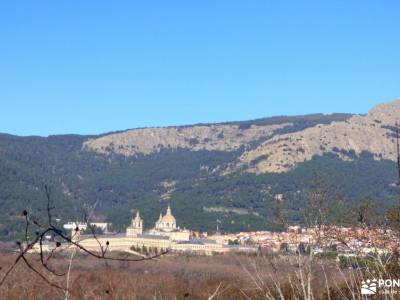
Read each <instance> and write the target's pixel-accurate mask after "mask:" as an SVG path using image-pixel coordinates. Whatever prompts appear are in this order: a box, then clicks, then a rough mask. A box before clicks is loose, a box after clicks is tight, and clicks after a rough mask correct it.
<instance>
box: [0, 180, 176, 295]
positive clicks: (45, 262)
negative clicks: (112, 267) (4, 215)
mask: <svg viewBox="0 0 400 300" xmlns="http://www.w3.org/2000/svg"><path fill="white" fill-rule="evenodd" d="M44 189H45V193H46V199H47V223H46V224H40V223H39V222H38V221H37V220H36V219H34V218H31V217H30V215H29V213H28V211H26V210H24V211H23V212H22V215H23V216H24V217H25V236H24V243H21V242H17V245H18V247H19V254H18V255H17V257H16V259H15V260H14V262H13V264H12V265H11V266H10V267H9V268H8V269H7V271H6V272H5V274H4V275H3V277H2V278H1V279H0V287H1V286H2V285H3V284H4V282H5V281H6V279H7V278H8V276H9V275H10V274H11V272H12V271H13V270H14V269H15V268H16V266H17V265H18V264H19V263H24V264H25V266H26V267H28V269H30V270H31V271H32V272H33V273H34V274H36V275H37V276H39V277H40V278H41V279H42V280H43V281H45V282H46V283H47V284H49V285H50V286H52V287H54V288H57V289H59V290H62V291H64V292H65V293H66V295H67V294H68V293H71V291H69V289H68V288H67V287H63V286H61V285H59V284H57V283H55V282H53V281H51V280H50V279H49V278H48V276H47V275H54V276H59V277H62V276H65V275H67V273H69V270H68V271H66V272H57V271H56V270H54V269H53V268H51V267H50V265H49V264H50V261H51V260H52V259H53V258H54V254H55V253H56V252H57V251H61V249H60V247H61V245H62V243H66V244H68V245H69V247H68V249H71V248H73V249H71V250H73V251H76V250H77V249H78V250H81V251H83V252H84V253H86V254H88V255H90V256H92V257H94V258H97V259H101V260H106V261H107V260H110V261H123V262H138V261H145V260H153V259H156V258H158V257H160V256H163V255H165V254H166V253H167V252H168V251H164V252H161V253H158V254H155V255H152V256H145V257H140V258H116V257H111V256H107V255H106V254H107V253H108V252H107V251H108V246H109V242H108V241H107V242H106V247H103V246H101V244H100V242H99V241H98V238H97V236H96V235H95V233H94V231H92V235H93V238H94V239H96V240H97V241H98V243H99V245H100V253H96V252H93V251H91V250H89V249H87V248H85V247H83V246H82V245H80V244H79V241H78V240H76V239H74V237H75V235H79V228H78V227H76V228H75V232H74V234H73V235H72V236H71V237H69V236H67V235H66V234H64V233H63V231H62V230H61V229H60V228H58V227H57V226H55V225H54V224H53V221H52V214H51V211H52V210H53V209H55V207H54V206H52V204H51V203H52V202H51V197H50V189H49V187H48V186H47V185H45V187H44ZM30 226H34V227H35V228H36V232H35V238H34V239H32V240H30V239H29V227H30ZM48 234H53V235H54V237H57V238H58V239H59V240H60V241H57V242H56V243H55V246H54V248H53V249H52V250H51V251H50V253H49V254H46V253H45V251H44V250H43V240H44V239H45V236H46V235H48ZM37 247H38V249H39V253H38V255H39V260H40V264H41V265H42V266H43V268H44V270H45V273H44V274H43V273H42V272H40V271H39V270H38V269H37V268H36V267H34V266H33V265H32V264H31V263H30V261H29V260H28V257H27V254H28V253H29V252H30V251H32V250H34V249H36V248H37ZM69 268H70V267H68V269H69ZM67 286H68V282H67Z"/></svg>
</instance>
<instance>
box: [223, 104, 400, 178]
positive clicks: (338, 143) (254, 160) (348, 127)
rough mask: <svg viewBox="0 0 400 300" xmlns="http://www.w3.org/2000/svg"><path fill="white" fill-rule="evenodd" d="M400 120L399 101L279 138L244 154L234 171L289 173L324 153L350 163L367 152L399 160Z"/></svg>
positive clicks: (376, 157)
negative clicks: (397, 131)
mask: <svg viewBox="0 0 400 300" xmlns="http://www.w3.org/2000/svg"><path fill="white" fill-rule="evenodd" d="M399 118H400V100H396V101H394V102H391V103H386V104H381V105H378V106H376V107H375V108H373V109H372V110H371V111H370V112H369V113H368V114H367V115H366V116H353V117H352V118H350V119H349V120H347V121H344V122H334V123H332V124H329V125H317V126H315V127H312V128H307V129H305V130H303V131H299V132H295V133H291V134H283V135H277V136H274V137H273V138H271V139H270V140H268V141H265V142H264V143H262V144H261V145H259V146H258V147H257V148H255V149H253V150H250V151H248V152H245V153H244V154H243V155H241V156H240V158H239V162H238V163H237V164H236V165H235V166H233V167H231V169H233V170H235V169H238V168H240V169H244V170H246V171H248V172H254V173H264V172H286V171H288V170H290V169H292V168H294V167H295V166H296V165H297V164H299V163H301V162H304V161H307V160H311V159H312V157H313V156H314V155H323V154H325V153H336V154H338V155H339V156H340V157H341V158H342V159H344V160H349V159H352V158H353V156H354V155H359V154H360V153H361V152H363V151H368V152H370V153H372V154H373V155H374V157H375V159H389V160H396V148H395V138H394V134H393V127H394V125H395V123H396V121H397V120H398V119H399Z"/></svg>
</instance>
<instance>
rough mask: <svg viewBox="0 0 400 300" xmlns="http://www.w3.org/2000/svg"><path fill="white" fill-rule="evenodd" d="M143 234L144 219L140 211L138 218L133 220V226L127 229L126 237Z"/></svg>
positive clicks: (137, 213)
mask: <svg viewBox="0 0 400 300" xmlns="http://www.w3.org/2000/svg"><path fill="white" fill-rule="evenodd" d="M142 233H143V219H142V218H141V217H140V214H139V211H137V212H136V217H135V218H132V222H131V226H129V227H128V228H127V229H126V236H137V235H138V234H142Z"/></svg>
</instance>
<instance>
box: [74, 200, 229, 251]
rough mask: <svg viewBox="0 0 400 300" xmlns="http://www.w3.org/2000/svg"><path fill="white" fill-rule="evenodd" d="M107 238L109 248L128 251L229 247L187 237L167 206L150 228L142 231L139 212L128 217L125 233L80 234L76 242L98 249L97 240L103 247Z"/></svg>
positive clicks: (141, 220)
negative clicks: (128, 224) (165, 210)
mask: <svg viewBox="0 0 400 300" xmlns="http://www.w3.org/2000/svg"><path fill="white" fill-rule="evenodd" d="M107 242H108V250H109V251H127V252H129V251H131V250H132V249H140V248H143V247H146V248H147V249H154V250H155V249H157V251H163V250H164V251H165V250H168V251H172V252H175V251H176V252H181V251H189V252H199V253H204V254H212V253H225V252H227V251H229V250H230V247H228V246H224V245H222V244H220V243H216V242H215V241H214V240H207V239H195V238H192V237H191V234H190V231H189V230H187V229H181V228H180V227H178V226H177V224H176V219H175V217H174V216H173V215H172V211H171V207H170V206H168V208H167V212H166V214H165V215H164V216H163V215H162V214H160V217H159V219H158V220H157V221H156V223H155V226H154V228H152V229H150V230H148V231H144V228H143V219H142V218H141V217H140V214H139V212H137V213H136V216H135V217H134V218H132V222H131V225H130V226H129V227H128V228H127V229H126V234H125V235H102V236H97V239H95V238H94V237H93V236H91V235H89V236H85V235H81V236H80V237H79V244H80V245H81V246H82V247H85V248H86V249H88V250H91V251H98V250H100V245H99V243H100V244H101V245H102V246H103V247H105V246H106V243H107Z"/></svg>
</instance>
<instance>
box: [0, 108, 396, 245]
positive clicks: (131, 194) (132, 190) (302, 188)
mask: <svg viewBox="0 0 400 300" xmlns="http://www.w3.org/2000/svg"><path fill="white" fill-rule="evenodd" d="M350 117H351V115H346V114H335V115H310V116H301V117H276V118H266V119H260V120H254V121H246V122H232V123H224V124H202V125H192V126H183V127H176V130H178V131H181V132H184V131H183V130H184V128H191V127H192V128H193V127H196V126H201V127H209V126H212V127H213V128H219V127H218V126H237V127H238V129H237V130H238V131H240V130H246V129H248V128H255V131H254V132H257V139H254V140H246V141H245V142H243V139H242V137H239V138H240V142H238V144H237V145H238V146H237V147H232V148H229V149H228V150H221V149H219V150H218V149H207V148H205V149H202V148H201V147H198V148H196V149H195V150H194V149H192V148H190V147H163V146H160V147H157V150H156V151H151V153H147V154H142V153H139V152H136V153H135V155H123V154H121V153H118V151H113V149H112V148H110V149H107V151H100V152H99V151H94V150H93V149H90V148H88V147H85V146H84V145H85V143H87V142H88V141H90V140H96V139H98V138H102V137H107V136H109V135H110V134H104V135H102V136H78V135H63V136H50V137H46V138H45V137H17V136H12V135H7V134H2V135H0V209H1V211H2V214H1V215H0V239H1V240H7V239H14V238H15V237H16V235H17V234H18V232H19V231H20V229H21V228H22V227H23V218H22V216H21V212H22V211H23V210H24V209H28V210H29V211H30V212H32V213H33V214H34V215H36V216H37V217H38V218H40V217H41V216H42V215H43V213H44V210H45V203H46V198H45V193H44V185H45V184H47V185H48V186H49V187H51V195H52V199H53V201H54V205H55V206H56V209H55V210H54V215H55V217H56V218H59V219H60V222H65V221H67V220H80V219H82V216H83V210H87V209H89V210H93V211H94V215H93V218H94V220H98V221H107V222H111V223H112V224H113V226H114V229H115V230H122V229H123V228H125V227H126V226H127V224H128V223H129V221H130V218H131V215H132V213H133V212H134V211H135V210H136V209H140V211H141V215H142V216H143V218H144V220H145V226H147V227H149V226H152V225H153V222H154V221H155V220H156V218H157V217H158V214H159V212H160V209H162V208H164V207H165V206H166V205H167V203H171V206H172V208H173V211H174V214H175V215H176V217H177V220H178V223H179V224H178V225H180V226H185V227H188V228H192V229H195V230H208V231H212V230H215V226H216V220H217V219H219V220H221V222H222V224H221V228H222V230H224V231H237V230H249V229H268V228H269V229H271V228H274V226H275V225H274V220H273V213H272V212H273V199H274V196H275V194H280V193H282V194H284V199H285V205H287V207H288V208H289V209H290V216H289V218H290V220H291V221H292V222H297V223H299V222H300V223H301V222H302V217H301V214H300V213H299V207H300V206H301V205H302V201H304V197H305V196H306V194H307V191H308V190H309V188H310V186H311V183H312V181H313V179H314V178H315V172H316V171H317V172H318V177H319V178H320V179H321V181H322V182H323V184H324V185H325V186H326V187H327V189H328V190H331V191H335V193H340V194H341V196H342V197H343V198H345V199H346V201H348V202H349V203H350V204H351V205H352V206H353V207H354V208H356V207H357V205H358V203H359V202H360V201H362V200H363V199H365V198H371V199H372V200H373V201H379V203H380V204H382V205H381V207H383V206H384V205H389V204H390V203H391V201H393V199H394V197H395V195H396V192H397V191H396V190H395V189H394V188H393V187H391V186H390V184H391V183H393V182H394V181H395V180H396V168H395V163H394V162H393V161H391V160H387V159H381V160H376V159H375V157H374V155H373V154H371V153H369V152H367V151H365V152H362V153H361V155H355V156H354V157H353V159H352V160H347V161H346V160H343V159H342V157H341V153H340V152H338V153H326V154H323V155H319V156H315V157H313V158H312V159H311V160H309V161H306V162H304V163H302V164H300V165H298V166H297V167H296V168H294V169H291V170H289V171H287V172H282V173H268V172H266V173H259V174H257V173H249V172H243V171H241V170H240V169H239V170H235V171H234V172H227V170H229V169H230V166H232V165H233V164H235V163H237V161H238V159H239V158H240V157H241V155H243V153H244V152H245V151H249V150H251V149H255V148H256V147H258V146H259V145H260V144H261V143H263V142H264V141H265V140H266V139H270V138H273V137H274V136H279V135H282V134H290V133H296V132H301V131H302V130H304V129H306V128H310V127H314V126H317V125H318V124H331V123H332V122H346V120H348V119H349V118H350ZM282 124H285V125H284V126H279V125H282ZM257 126H272V127H271V128H272V129H271V130H268V131H266V132H268V134H267V135H265V136H264V135H263V134H260V130H259V128H256V127H257ZM224 128H225V127H224ZM216 130H219V129H216ZM235 130H236V129H235ZM120 133H124V132H120ZM114 134H115V133H114ZM184 138H186V139H190V137H189V136H188V137H184ZM215 138H216V139H224V138H225V137H224V136H219V137H218V136H216V137H215ZM207 143H209V145H211V144H212V143H210V142H209V141H207ZM240 143H242V144H240ZM191 144H192V146H193V147H196V145H197V142H195V141H192V142H191ZM189 145H190V142H189ZM339 150H340V149H339ZM263 159H264V158H263ZM253 163H254V164H256V163H257V161H256V162H253Z"/></svg>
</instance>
